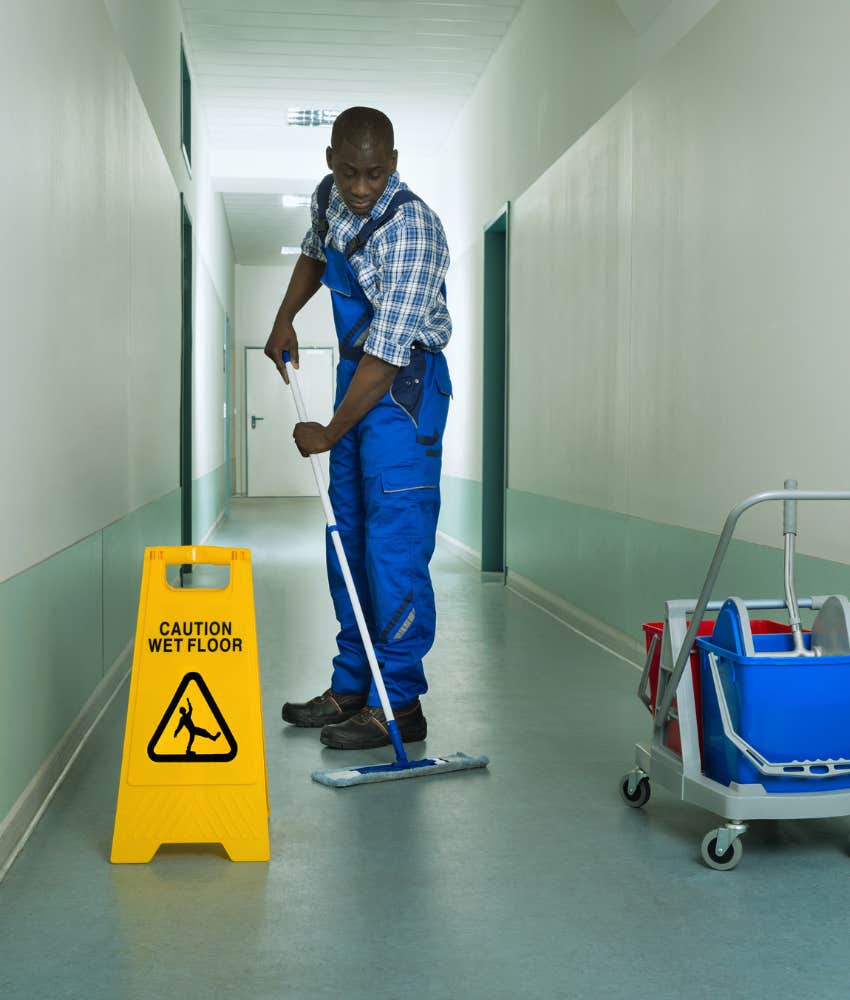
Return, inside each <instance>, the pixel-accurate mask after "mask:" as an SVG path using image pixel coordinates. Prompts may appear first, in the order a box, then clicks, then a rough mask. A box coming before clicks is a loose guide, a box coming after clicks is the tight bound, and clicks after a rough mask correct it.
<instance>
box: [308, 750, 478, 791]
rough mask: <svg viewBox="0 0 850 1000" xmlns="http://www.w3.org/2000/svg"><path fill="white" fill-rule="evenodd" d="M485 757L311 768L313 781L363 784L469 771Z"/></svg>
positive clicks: (458, 755)
mask: <svg viewBox="0 0 850 1000" xmlns="http://www.w3.org/2000/svg"><path fill="white" fill-rule="evenodd" d="M489 763H490V758H489V757H467V755H466V754H465V753H455V754H452V755H451V756H450V757H426V758H425V759H424V760H404V761H398V760H396V761H394V762H393V763H392V764H372V765H370V766H369V767H347V768H340V769H339V770H337V771H314V772H313V774H312V778H313V781H318V782H319V784H320V785H330V786H331V788H345V787H346V786H348V785H366V784H368V783H369V782H372V781H395V780H396V779H397V778H418V777H419V776H420V775H422V776H424V775H428V774H442V773H444V772H445V771H469V770H471V769H472V768H474V767H486V766H487V765H488V764H489Z"/></svg>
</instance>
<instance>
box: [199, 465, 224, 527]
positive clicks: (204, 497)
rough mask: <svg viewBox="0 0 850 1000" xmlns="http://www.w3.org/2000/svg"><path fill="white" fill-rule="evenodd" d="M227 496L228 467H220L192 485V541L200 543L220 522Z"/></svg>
mask: <svg viewBox="0 0 850 1000" xmlns="http://www.w3.org/2000/svg"><path fill="white" fill-rule="evenodd" d="M226 496H227V467H226V466H224V465H220V466H219V467H218V468H217V469H213V470H212V472H208V473H207V474H206V475H205V476H201V477H200V478H199V479H196V480H195V481H194V482H193V483H192V540H193V541H194V542H199V541H200V540H201V539H202V538H204V537H205V536H206V534H207V533H208V532H209V530H210V528H212V526H213V525H214V524H215V522H216V521H217V520H218V518H219V515H220V514H221V513H222V511H223V510H224V505H225V500H226Z"/></svg>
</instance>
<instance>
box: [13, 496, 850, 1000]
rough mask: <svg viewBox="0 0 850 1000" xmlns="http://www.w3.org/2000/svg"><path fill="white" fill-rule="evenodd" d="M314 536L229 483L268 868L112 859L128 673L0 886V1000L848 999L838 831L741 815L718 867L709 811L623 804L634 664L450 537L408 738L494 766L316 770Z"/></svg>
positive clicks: (318, 553)
mask: <svg viewBox="0 0 850 1000" xmlns="http://www.w3.org/2000/svg"><path fill="white" fill-rule="evenodd" d="M322 539H323V533H322V515H321V509H320V507H319V505H318V502H317V501H311V500H291V501H250V500H243V501H236V502H234V504H233V509H232V515H231V517H230V519H229V520H228V521H227V522H226V523H225V524H224V525H222V526H221V527H220V528H219V530H218V531H217V533H216V535H215V537H214V538H213V539H212V542H213V543H214V544H219V545H239V546H247V547H250V548H251V549H252V550H253V563H254V585H255V597H256V609H257V623H258V632H259V642H260V666H261V672H262V680H263V694H264V712H265V726H266V751H267V757H268V768H269V786H270V795H271V809H272V820H271V836H272V860H271V863H269V864H233V863H231V862H230V861H228V860H227V859H226V858H225V857H224V855H223V854H222V853H221V851H220V850H218V849H215V848H197V849H193V848H186V847H166V848H163V849H161V850H160V852H159V853H158V855H157V856H156V858H155V859H154V861H153V862H152V863H151V864H149V865H143V866H112V865H110V864H109V862H108V854H109V849H110V843H111V837H112V823H113V818H114V810H115V798H116V792H117V785H118V775H119V769H120V762H121V744H122V738H123V731H124V718H125V712H126V701H127V688H126V686H124V687H122V689H121V691H120V692H119V694H118V697H117V698H116V699H115V700H114V702H113V703H112V705H111V706H110V708H109V710H108V711H107V713H106V714H105V716H104V718H103V719H102V721H101V723H100V725H99V726H98V728H97V729H96V730H95V732H94V733H93V735H92V737H91V738H90V740H89V741H88V743H87V744H86V746H85V747H84V749H83V751H82V753H81V754H80V756H79V758H78V759H77V761H76V762H75V764H74V765H73V767H72V768H71V770H70V772H69V774H68V776H67V779H66V780H65V782H64V784H63V785H62V787H61V788H60V789H59V791H58V793H57V795H56V797H55V798H54V800H53V802H52V804H51V805H50V807H49V809H48V811H47V813H46V814H45V816H44V818H43V819H42V821H41V823H40V824H39V826H38V827H37V828H36V830H35V831H34V833H33V835H32V837H31V839H30V840H29V842H28V844H27V845H26V847H25V849H24V850H23V852H22V853H21V855H20V856H19V857H18V859H17V861H16V862H15V864H14V865H13V867H12V868H11V870H10V871H9V873H8V875H7V876H6V879H5V880H4V882H3V883H2V885H0V997H2V998H3V1000H17V998H26V1000H41V998H44V1000H48V998H49V1000H58V998H61V997H69V998H75V1000H84V998H85V1000H94V998H108V1000H119V998H121V1000H123V998H127V1000H136V998H159V997H182V998H190V1000H194V998H210V1000H214V998H215V1000H217V998H222V1000H223V998H227V1000H237V998H239V1000H241V998H258V1000H259V998H272V997H275V998H280V997H284V998H286V997H293V998H294V997H315V998H334V1000H361V998H364V1000H365V998H367V997H369V998H372V997H374V998H386V1000H390V998H392V1000H395V998H402V997H408V996H409V997H412V998H415V1000H455V998H458V1000H460V998H473V1000H478V998H488V1000H524V998H535V1000H536V998H540V1000H549V998H597V997H600V998H602V997H604V998H623V1000H637V998H649V997H660V998H674V997H675V998H679V997H685V998H691V997H693V998H701V997H710V996H716V995H717V994H718V993H719V992H720V991H724V992H727V993H728V994H729V995H732V996H735V997H746V998H750V997H752V998H761V997H771V998H772V1000H780V998H789V1000H790V998H802V997H816V998H832V997H835V998H838V997H842V998H844V997H846V996H847V995H848V977H850V957H848V955H847V953H846V952H845V951H844V947H843V939H844V936H845V931H846V913H847V894H848V889H847V886H848V885H850V857H848V856H847V845H846V842H847V833H848V823H847V821H844V820H831V821H810V822H797V823H762V824H755V825H754V826H753V827H751V829H750V832H749V833H748V834H747V835H746V837H745V853H744V859H743V861H742V863H741V866H740V867H739V868H738V869H737V870H736V871H734V872H731V873H719V872H713V871H710V870H708V869H707V868H705V867H704V866H703V865H702V863H701V861H700V858H699V844H700V840H701V839H702V836H703V834H704V833H705V832H706V831H707V830H708V829H709V828H710V827H711V826H712V825H714V824H713V822H712V817H711V816H709V815H708V814H706V813H702V812H700V811H699V810H697V809H696V808H694V807H690V806H685V805H683V804H681V803H677V802H674V801H672V800H671V799H670V798H669V796H667V795H665V793H664V792H663V791H657V792H656V793H655V794H654V795H653V798H652V801H651V802H650V803H649V804H648V805H647V807H646V808H645V809H643V810H640V811H636V810H630V809H628V808H626V807H625V806H624V805H623V804H622V802H621V801H620V798H619V795H618V792H617V786H618V781H619V778H620V776H621V775H622V774H623V773H624V772H625V771H626V770H627V769H628V768H629V767H630V766H631V763H632V759H633V744H634V742H635V740H637V739H642V738H644V737H646V736H647V735H648V724H649V720H648V716H647V714H646V711H645V709H644V708H643V706H641V705H640V704H639V702H638V701H637V698H636V697H635V687H636V683H637V674H636V672H635V670H634V669H633V668H632V667H630V666H629V665H628V664H626V663H625V662H624V661H622V660H621V659H618V658H616V657H614V656H613V655H611V654H609V653H607V652H605V651H604V650H603V649H602V648H600V647H599V646H596V645H594V644H592V643H590V642H588V641H587V640H585V639H583V638H582V637H580V636H579V635H577V634H576V633H575V632H573V631H571V630H570V629H568V628H566V627H565V626H563V625H562V624H560V623H559V622H558V621H556V620H555V619H553V618H552V617H551V616H549V615H548V614H546V613H545V612H543V611H541V610H539V609H538V608H537V607H535V606H534V605H532V604H529V603H528V602H526V601H525V600H523V599H522V598H520V597H518V596H517V595H515V594H513V593H512V592H510V591H508V590H506V589H505V588H504V587H502V586H501V585H500V584H498V583H491V582H482V581H481V577H480V574H478V573H477V572H476V571H475V570H474V569H472V568H471V567H470V566H469V565H467V564H466V563H465V562H463V561H462V560H461V559H459V558H458V557H457V556H456V555H454V554H453V553H452V552H450V551H449V550H448V549H446V548H441V549H438V553H437V555H436V557H435V560H434V564H433V568H434V579H435V587H436V590H437V599H438V616H439V625H438V640H437V643H436V645H435V647H434V649H433V651H432V652H431V654H430V656H429V658H428V663H427V667H428V674H429V679H430V682H431V686H432V690H431V693H429V695H428V696H427V698H426V699H425V700H424V702H423V705H424V708H425V713H426V715H427V717H428V722H429V735H428V740H427V744H426V745H425V746H427V752H428V753H430V754H435V753H453V752H455V751H457V750H462V751H464V752H466V753H470V754H479V753H486V754H488V755H489V756H490V758H491V765H490V767H489V769H487V770H485V771H472V772H467V773H461V774H450V775H440V776H433V777H430V778H423V779H421V780H412V781H402V782H393V783H388V784H377V785H369V786H363V787H360V788H351V789H339V790H335V789H330V788H325V787H321V786H319V785H317V784H315V783H313V782H312V781H311V780H310V772H311V771H312V770H314V769H316V768H317V767H333V766H337V765H338V764H340V763H343V764H348V763H351V762H352V755H349V754H345V753H340V752H338V751H332V750H327V749H324V748H322V747H321V745H320V744H319V742H318V732H317V731H315V730H304V729H295V728H292V727H289V726H286V725H285V724H283V723H281V722H280V705H281V703H282V702H283V701H285V700H301V699H303V698H308V697H311V696H312V695H314V694H318V693H319V692H320V691H322V690H323V689H324V687H325V686H326V681H327V677H328V663H329V660H330V658H331V656H332V655H333V652H334V648H335V646H334V634H335V622H334V620H333V614H332V609H331V606H330V601H329V598H328V596H327V593H326V589H325V579H324V565H323V541H322ZM671 596H678V595H671ZM659 610H660V609H659ZM425 746H423V745H414V753H415V755H416V756H421V755H423V754H424V751H425ZM390 758H391V754H390V753H388V752H387V751H385V750H378V751H371V752H369V753H366V754H362V755H358V761H366V762H372V761H377V760H386V759H390ZM845 879H848V881H846V882H845V881H844V880H845Z"/></svg>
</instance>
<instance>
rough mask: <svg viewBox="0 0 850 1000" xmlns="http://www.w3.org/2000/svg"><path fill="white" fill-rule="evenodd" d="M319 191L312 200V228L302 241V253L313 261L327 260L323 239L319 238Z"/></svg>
mask: <svg viewBox="0 0 850 1000" xmlns="http://www.w3.org/2000/svg"><path fill="white" fill-rule="evenodd" d="M318 192H319V189H318V188H316V190H315V191H314V192H313V197H312V198H311V199H310V228H309V229H308V230H307V234H306V235H305V237H304V239H303V240H302V241H301V253H303V254H304V256H305V257H312V258H313V260H321V261H324V260H325V246H324V243H323V242H322V238H321V237H320V236H319V230H318V224H319V195H318Z"/></svg>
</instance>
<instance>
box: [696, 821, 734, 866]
mask: <svg viewBox="0 0 850 1000" xmlns="http://www.w3.org/2000/svg"><path fill="white" fill-rule="evenodd" d="M719 833H720V830H709V831H708V833H707V834H706V835H705V836H704V837H703V839H702V848H701V853H702V860H703V861H704V862H705V863H706V864H707V865H708V867H709V868H714V870H715V871H718V872H731V871H732V869H733V868H737V866H738V862H739V861H740V860H741V858H742V857H743V856H744V845H743V844H742V843H741V841H740V840H738V839H737V838H736V839H735V840H733V841H732V843H731V844H730V845H729V847H728V848H727V849H726V852H725V853H724V854H719V853H718V851H717V835H718V834H719Z"/></svg>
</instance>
